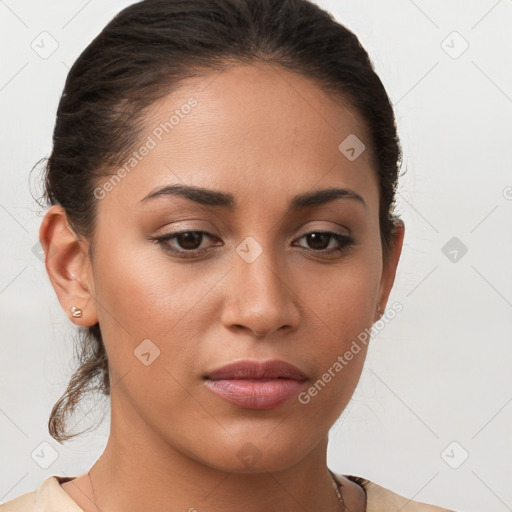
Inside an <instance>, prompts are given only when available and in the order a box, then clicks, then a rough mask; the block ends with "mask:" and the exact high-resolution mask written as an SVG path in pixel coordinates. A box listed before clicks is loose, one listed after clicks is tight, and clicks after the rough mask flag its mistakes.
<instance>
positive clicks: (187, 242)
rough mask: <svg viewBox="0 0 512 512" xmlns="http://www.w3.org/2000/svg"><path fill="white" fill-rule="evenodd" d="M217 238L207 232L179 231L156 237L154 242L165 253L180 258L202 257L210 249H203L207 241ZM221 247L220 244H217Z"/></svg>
mask: <svg viewBox="0 0 512 512" xmlns="http://www.w3.org/2000/svg"><path fill="white" fill-rule="evenodd" d="M215 238H216V237H215V236H214V235H212V234H210V233H207V232H206V231H190V230H189V231H177V232H175V233H169V234H167V235H162V236H158V237H154V238H153V239H152V240H153V241H154V242H156V243H158V244H159V245H161V246H162V248H163V249H164V251H167V252H169V253H171V254H174V255H176V256H180V257H185V258H186V257H194V256H201V255H202V254H204V253H205V252H207V251H208V250H209V248H208V247H201V245H202V243H203V242H204V241H205V240H207V239H212V240H213V239H215ZM217 245H219V244H217Z"/></svg>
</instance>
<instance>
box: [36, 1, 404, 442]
mask: <svg viewBox="0 0 512 512" xmlns="http://www.w3.org/2000/svg"><path fill="white" fill-rule="evenodd" d="M248 62H267V63H270V64H272V65H277V66H282V67H283V68H286V69H288V70H292V71H294V72H297V73H300V74H301V75H303V76H305V77H308V78H310V79H312V80H313V81H315V83H317V84H318V85H319V86H320V87H322V88H323V89H324V90H326V91H328V92H330V93H332V94H333V95H335V96H336V97H337V98H339V99H340V101H344V102H346V103H348V104H350V105H351V106H353V107H354V108H355V109H356V110H357V112H358V113H359V115H360V116H361V117H362V119H363V120H364V122H365V126H366V127H367V129H368V131H369V134H370V138H369V144H370V148H371V154H372V156H373V161H374V162H375V167H376V169H375V171H376V173H377V175H378V181H379V187H380V198H379V201H380V203H379V221H380V234H381V242H382V251H383V253H382V254H383V260H384V261H386V260H387V257H388V254H389V252H390V249H391V248H392V245H393V241H394V236H393V228H394V218H395V214H394V207H395V193H396V186H397V180H398V170H399V166H400V164H401V156H402V155H401V148H400V143H399V139H398V135H397V130H396V124H395V117H394V112H393V108H392V105H391V103H390V101H389V98H388V96H387V94H386V91H385V89H384V86H383V84H382V82H381V80H380V79H379V77H378V76H377V74H376V73H375V71H374V67H373V64H372V62H371V60H370V58H369V56H368V54H367V52H366V51H365V49H364V48H363V47H362V46H361V44H360V43H359V40H358V38H357V37H356V36H355V35H354V34H353V33H352V32H351V31H350V30H348V29H347V28H346V27H344V26H343V25H341V24H340V23H338V22H337V21H336V20H335V19H334V17H333V16H332V15H331V14H329V13H328V12H326V11H324V10H322V9H321V8H320V7H318V6H317V5H315V4H314V3H312V2H310V1H308V0H143V1H141V2H138V3H135V4H133V5H131V6H129V7H127V8H125V9H124V10H122V11H121V12H120V13H119V14H117V15H116V16H115V17H114V18H113V19H112V20H111V21H110V23H108V25H107V26H106V27H105V28H104V29H103V30H102V31H101V33H100V34H99V35H98V36H97V37H96V38H95V39H94V40H93V41H92V42H91V43H90V44H89V46H88V47H87V48H86V49H85V50H84V51H83V52H82V54H81V55H80V56H79V57H78V59H77V60H76V62H75V63H74V65H73V67H72V68H71V69H70V71H69V74H68V76H67V79H66V83H65V86H64V90H63V93H62V97H61V99H60V102H59V105H58V110H57V116H56V123H55V128H54V132H53V148H52V152H51V154H50V156H49V157H48V158H47V159H45V160H46V165H45V177H44V187H45V190H44V194H43V200H44V202H45V205H53V204H60V205H61V206H62V207H63V208H64V209H65V211H66V213H67V216H68V220H69V223H70V225H71V227H72V228H73V230H74V231H75V233H77V235H78V236H79V237H85V238H87V239H89V241H90V242H91V245H90V257H91V258H93V254H94V250H93V247H94V245H93V243H92V242H93V234H94V228H95V207H96V203H97V199H95V196H94V189H95V187H96V186H97V184H98V183H99V181H100V179H101V178H104V177H105V176H108V175H109V174H111V173H112V169H114V168H116V167H117V166H120V165H122V163H123V162H124V161H125V160H126V158H127V155H128V154H130V153H131V151H133V147H134V146H135V144H136V143H137V141H138V138H139V137H140V135H141V133H142V131H143V129H144V128H145V126H144V122H145V114H146V113H147V111H148V109H149V108H150V107H151V106H152V104H153V103H154V101H155V100H157V99H159V98H161V97H163V96H165V95H167V94H169V93H170V92H172V91H174V90H176V89H177V88H178V87H179V86H180V84H181V82H182V81H183V80H184V79H185V78H188V77H194V76H204V75H205V74H206V73H208V72H212V71H213V70H222V69H226V68H227V67H228V66H230V65H233V64H236V63H248ZM340 142H341V141H340ZM79 337H80V339H79V354H80V355H79V367H78V368H77V370H76V371H75V373H74V374H73V376H72V378H71V380H70V383H69V385H68V387H67V389H66V391H65V393H64V394H63V396H62V397H61V398H60V399H59V401H58V402H57V403H56V404H55V406H54V407H53V410H52V412H51V415H50V418H49V423H48V426H49V431H50V434H51V435H52V437H54V438H55V439H56V440H57V441H59V442H62V441H63V440H67V439H70V438H71V437H74V436H75V435H77V434H76V433H75V434H70V433H67V427H66V418H67V417H68V416H69V415H70V414H72V413H73V412H74V410H75V407H76V405H77V404H78V402H79V401H80V398H81V397H82V396H83V395H84V394H86V393H87V392H88V391H90V390H91V389H96V390H100V391H101V393H103V394H104V395H110V384H109V369H108V360H107V356H106V352H105V348H104V345H103V340H102V337H101V330H100V326H99V324H96V325H94V326H92V327H89V328H80V331H79ZM94 383H96V384H97V385H96V386H95V387H94Z"/></svg>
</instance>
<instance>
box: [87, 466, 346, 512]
mask: <svg viewBox="0 0 512 512" xmlns="http://www.w3.org/2000/svg"><path fill="white" fill-rule="evenodd" d="M329 473H330V475H331V478H332V487H333V489H334V493H335V494H336V497H337V498H338V501H339V502H340V503H341V504H342V505H343V510H345V509H346V508H347V506H346V505H345V501H344V500H343V495H342V493H341V490H340V489H341V488H342V487H343V484H341V483H338V481H337V480H336V478H335V476H334V474H333V472H332V471H331V470H330V469H329ZM87 476H88V477H89V482H90V483H91V489H92V497H93V500H94V506H95V507H96V508H97V509H98V510H100V509H99V507H98V505H97V504H96V496H95V494H94V486H93V485H92V479H91V473H90V471H88V472H87Z"/></svg>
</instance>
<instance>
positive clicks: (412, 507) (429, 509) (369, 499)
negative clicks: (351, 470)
mask: <svg viewBox="0 0 512 512" xmlns="http://www.w3.org/2000/svg"><path fill="white" fill-rule="evenodd" d="M335 476H336V477H337V479H338V480H339V481H340V483H341V484H342V485H350V484H351V483H355V484H357V485H359V486H360V487H361V488H362V489H364V492H365V494H366V512H455V511H453V510H449V509H447V508H442V507H438V506H436V505H429V504H427V503H421V502H419V501H413V500H411V499H409V498H406V497H404V496H401V495H400V494H396V493H394V492H393V491H390V490H389V489H385V488H384V487H381V486H380V485H377V484H376V483H374V482H371V481H370V480H367V479H365V478H361V477H358V476H353V475H340V474H337V473H335Z"/></svg>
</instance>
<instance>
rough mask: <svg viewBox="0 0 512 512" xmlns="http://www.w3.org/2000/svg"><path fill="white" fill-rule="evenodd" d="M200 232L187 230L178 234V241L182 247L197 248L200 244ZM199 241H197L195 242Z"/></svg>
mask: <svg viewBox="0 0 512 512" xmlns="http://www.w3.org/2000/svg"><path fill="white" fill-rule="evenodd" d="M201 237H202V235H201V233H198V232H197V231H189V232H187V233H181V234H179V235H178V242H179V244H180V246H181V247H182V248H183V249H197V246H199V245H201ZM197 242H199V243H197Z"/></svg>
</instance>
